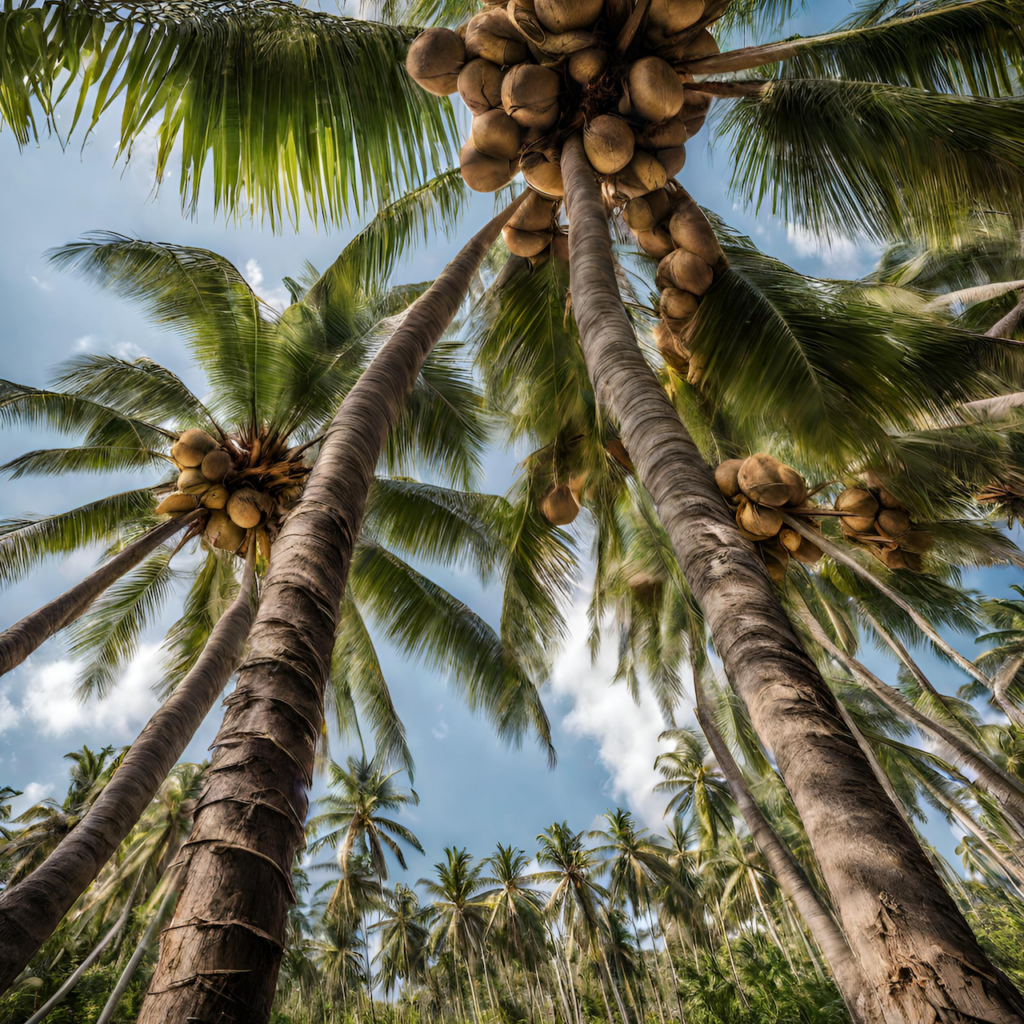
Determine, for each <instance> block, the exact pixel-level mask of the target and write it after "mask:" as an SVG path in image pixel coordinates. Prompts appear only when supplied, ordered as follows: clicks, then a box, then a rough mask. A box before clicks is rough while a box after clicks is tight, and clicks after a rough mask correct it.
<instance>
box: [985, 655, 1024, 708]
mask: <svg viewBox="0 0 1024 1024" xmlns="http://www.w3.org/2000/svg"><path fill="white" fill-rule="evenodd" d="M1021 665H1024V651H1022V652H1021V653H1020V654H1014V655H1011V656H1010V657H1009V658H1007V659H1006V661H1004V662H1003V664H1002V665H1000V666H999V669H998V671H997V672H996V674H995V675H994V676H992V696H993V697H994V698H995V702H996V704H997V705H998V706H999V707H1000V708H1002V709H1003V712H1004V713H1005V714H1006V716H1007V717H1008V718H1010V713H1009V712H1008V711H1007V710H1006V709H1007V708H1012V709H1013V717H1012V718H1010V721H1012V722H1013V723H1014V725H1017V726H1018V727H1019V726H1020V723H1019V722H1018V721H1017V716H1018V715H1019V714H1020V710H1019V708H1018V707H1017V706H1016V704H1014V703H1013V701H1012V700H1011V699H1010V693H1009V690H1010V687H1011V686H1012V685H1013V681H1014V679H1016V678H1017V673H1018V672H1019V671H1020V668H1021Z"/></svg>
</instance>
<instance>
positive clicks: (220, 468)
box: [200, 448, 233, 483]
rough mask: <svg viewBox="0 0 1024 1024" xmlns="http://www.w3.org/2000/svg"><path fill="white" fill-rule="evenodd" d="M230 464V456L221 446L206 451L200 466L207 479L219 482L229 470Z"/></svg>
mask: <svg viewBox="0 0 1024 1024" xmlns="http://www.w3.org/2000/svg"><path fill="white" fill-rule="evenodd" d="M232 465H233V463H232V461H231V456H230V455H229V454H228V453H227V452H226V451H224V449H223V448H214V450H213V451H212V452H207V453H206V456H205V457H204V458H203V464H202V466H201V467H200V468H201V469H202V471H203V476H205V477H206V479H207V480H212V481H213V482H214V483H220V482H221V480H223V479H224V477H226V476H227V475H228V473H230V472H231V468H232Z"/></svg>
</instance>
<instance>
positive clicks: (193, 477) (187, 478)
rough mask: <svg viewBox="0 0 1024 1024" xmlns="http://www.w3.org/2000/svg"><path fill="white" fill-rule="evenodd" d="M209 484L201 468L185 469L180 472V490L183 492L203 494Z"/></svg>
mask: <svg viewBox="0 0 1024 1024" xmlns="http://www.w3.org/2000/svg"><path fill="white" fill-rule="evenodd" d="M209 486H210V481H209V480H207V479H206V477H205V476H203V471H202V470H201V469H197V468H192V469H183V470H182V471H181V472H180V473H179V474H178V490H179V491H181V492H182V493H183V494H202V493H203V491H205V490H206V489H207V488H208V487H209Z"/></svg>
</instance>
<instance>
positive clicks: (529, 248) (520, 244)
mask: <svg viewBox="0 0 1024 1024" xmlns="http://www.w3.org/2000/svg"><path fill="white" fill-rule="evenodd" d="M501 235H502V238H504V239H505V245H507V246H508V251H509V252H510V253H512V255H513V256H525V257H527V258H529V257H531V256H539V255H540V254H541V253H542V252H543V251H544V250H545V249H546V248H547V247H548V246H549V245H550V244H551V232H550V231H546V232H544V231H520V230H519V228H513V227H510V226H509V225H508V224H506V225H505V226H504V227H503V228H502V229H501Z"/></svg>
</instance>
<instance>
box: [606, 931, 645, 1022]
mask: <svg viewBox="0 0 1024 1024" xmlns="http://www.w3.org/2000/svg"><path fill="white" fill-rule="evenodd" d="M601 963H602V964H603V965H604V972H605V974H607V975H608V984H609V985H610V986H611V989H612V995H613V996H615V1005H616V1006H617V1007H618V1008H619V1016H620V1017H621V1018H622V1024H629V1014H627V1013H626V1007H625V1006H624V1005H623V1002H622V993H621V992H620V991H619V987H618V985H617V984H616V983H615V975H614V974H612V969H611V966H610V965H609V963H608V956H607V954H606V953H605V951H604V950H603V949H602V950H601ZM638 1024H639V1022H638Z"/></svg>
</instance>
